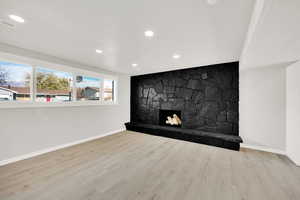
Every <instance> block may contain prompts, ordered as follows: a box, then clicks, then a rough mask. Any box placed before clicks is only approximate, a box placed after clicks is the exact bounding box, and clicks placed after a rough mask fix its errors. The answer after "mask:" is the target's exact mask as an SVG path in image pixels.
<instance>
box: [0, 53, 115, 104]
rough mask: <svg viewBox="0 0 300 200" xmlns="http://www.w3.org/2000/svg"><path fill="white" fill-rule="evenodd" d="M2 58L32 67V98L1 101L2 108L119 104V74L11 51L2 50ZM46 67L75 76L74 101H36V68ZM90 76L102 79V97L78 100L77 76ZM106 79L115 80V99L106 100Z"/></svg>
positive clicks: (0, 55) (0, 58) (2, 59)
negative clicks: (96, 70) (104, 88)
mask: <svg viewBox="0 0 300 200" xmlns="http://www.w3.org/2000/svg"><path fill="white" fill-rule="evenodd" d="M0 60H1V61H5V62H11V63H16V64H24V65H28V66H31V67H32V70H31V80H30V100H29V101H3V102H0V109H2V108H26V107H65V106H66V107H68V106H71V107H73V106H99V105H117V104H118V98H117V96H118V94H117V93H118V92H117V91H118V90H117V85H118V84H117V83H118V76H115V75H108V74H102V73H98V72H93V71H88V70H83V69H79V68H74V67H70V66H67V65H62V64H57V63H51V62H47V61H42V60H38V59H33V58H28V57H23V56H17V55H13V54H9V53H2V52H0ZM37 68H46V69H52V70H58V71H62V72H67V73H70V74H72V76H73V85H72V101H69V102H36V101H35V97H36V69H37ZM78 75H79V76H89V77H94V78H99V79H100V80H101V85H100V99H99V100H93V101H77V100H76V87H75V85H76V76H78ZM104 79H111V80H114V81H115V84H114V87H115V88H114V97H115V98H114V101H104V98H103V96H104V90H103V86H104Z"/></svg>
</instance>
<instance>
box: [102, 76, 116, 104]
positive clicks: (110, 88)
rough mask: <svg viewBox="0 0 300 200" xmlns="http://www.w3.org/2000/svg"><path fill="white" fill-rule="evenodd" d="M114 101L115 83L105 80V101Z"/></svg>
mask: <svg viewBox="0 0 300 200" xmlns="http://www.w3.org/2000/svg"><path fill="white" fill-rule="evenodd" d="M113 100H114V81H113V80H104V101H113Z"/></svg>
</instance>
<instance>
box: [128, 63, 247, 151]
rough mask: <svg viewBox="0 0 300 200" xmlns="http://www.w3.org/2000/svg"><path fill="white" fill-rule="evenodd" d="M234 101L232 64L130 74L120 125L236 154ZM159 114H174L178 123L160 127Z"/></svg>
mask: <svg viewBox="0 0 300 200" xmlns="http://www.w3.org/2000/svg"><path fill="white" fill-rule="evenodd" d="M238 102H239V63H238V62H232V63H224V64H216V65H210V66H204V67H195V68H189V69H182V70H176V71H169V72H162V73H155V74H146V75H139V76H132V77H131V117H130V118H131V119H130V122H129V123H126V127H127V129H128V130H133V131H138V132H143V133H149V134H154V135H159V136H166V137H171V138H176V139H183V140H187V141H192V142H198V143H203V144H208V145H213V146H218V147H224V148H228V149H233V150H239V147H240V143H241V142H242V139H241V138H240V137H239V127H238V122H239V113H238V110H239V106H238ZM162 111H165V114H168V115H171V114H177V116H179V117H180V119H181V121H182V125H181V126H177V127H174V126H173V127H172V126H166V125H165V124H163V120H162V119H161V117H162ZM168 111H170V113H168ZM165 117H166V116H163V118H165Z"/></svg>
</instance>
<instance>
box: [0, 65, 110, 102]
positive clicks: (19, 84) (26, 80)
mask: <svg viewBox="0 0 300 200" xmlns="http://www.w3.org/2000/svg"><path fill="white" fill-rule="evenodd" d="M33 77H34V78H33ZM100 77H101V76H100ZM100 77H98V76H96V77H93V76H82V75H80V74H79V75H76V76H74V74H72V73H69V72H63V71H58V70H54V69H49V68H43V67H37V66H29V65H25V64H16V63H11V62H6V61H0V101H36V102H70V101H73V102H74V101H106V102H113V101H114V100H115V96H114V95H115V94H114V93H115V91H114V88H115V81H114V80H113V79H101V78H100Z"/></svg>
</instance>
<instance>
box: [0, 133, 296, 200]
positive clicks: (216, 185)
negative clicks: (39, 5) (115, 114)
mask: <svg viewBox="0 0 300 200" xmlns="http://www.w3.org/2000/svg"><path fill="white" fill-rule="evenodd" d="M13 199H18V200H19V199H22V200H25V199H26V200H102V199H105V200H143V199H145V200H157V199H160V200H187V199H189V200H236V199H240V200H242V199H243V200H248V199H251V200H269V199H270V200H277V199H278V200H290V199H295V200H299V199H300V168H298V167H296V166H295V165H294V164H293V163H291V162H290V161H289V160H288V159H287V158H286V157H285V156H280V155H276V154H271V153H266V152H259V151H254V150H249V149H242V150H241V151H240V152H236V151H230V150H226V149H221V148H217V147H211V146H206V145H201V144H195V143H190V142H185V141H180V140H174V139H169V138H163V137H156V136H151V135H145V134H140V133H134V132H123V133H118V134H115V135H111V136H107V137H104V138H101V139H98V140H94V141H91V142H87V143H84V144H79V145H76V146H73V147H69V148H65V149H62V150H58V151H55V152H51V153H47V154H44V155H41V156H38V157H34V158H31V159H27V160H23V161H19V162H16V163H13V164H9V165H6V166H2V167H0V200H13Z"/></svg>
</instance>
